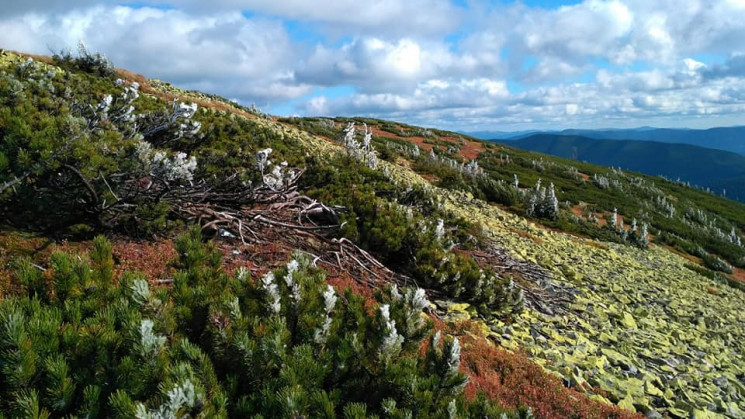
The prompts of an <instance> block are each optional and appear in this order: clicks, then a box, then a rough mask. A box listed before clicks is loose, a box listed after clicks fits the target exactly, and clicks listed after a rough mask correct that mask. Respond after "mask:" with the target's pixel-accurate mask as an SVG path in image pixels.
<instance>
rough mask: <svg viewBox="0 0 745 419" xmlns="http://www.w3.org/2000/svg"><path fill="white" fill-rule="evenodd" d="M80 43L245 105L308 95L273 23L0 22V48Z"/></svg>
mask: <svg viewBox="0 0 745 419" xmlns="http://www.w3.org/2000/svg"><path fill="white" fill-rule="evenodd" d="M78 40H83V41H84V42H86V44H87V45H88V47H89V49H90V50H93V51H101V52H104V53H105V54H106V55H107V56H108V57H109V58H111V59H112V61H113V62H114V63H115V64H116V65H118V66H120V67H125V68H128V69H130V70H133V71H136V72H139V73H143V74H146V75H148V76H149V77H156V78H161V79H164V80H167V81H169V82H172V83H174V84H177V85H179V86H181V87H185V88H199V89H203V90H207V91H210V92H213V93H218V94H221V95H224V96H227V97H231V98H239V99H242V100H245V101H249V102H253V101H256V102H259V103H261V102H267V101H271V100H283V99H292V98H296V97H298V96H301V95H303V94H307V93H308V92H309V91H310V90H311V88H310V87H309V86H307V85H304V84H302V83H297V82H296V81H295V80H294V76H293V75H292V65H293V63H294V60H295V59H296V58H295V56H296V53H295V46H294V45H293V43H292V42H291V40H290V38H289V36H288V35H287V33H286V31H285V29H284V27H283V25H282V23H281V22H280V21H276V20H268V19H247V18H245V17H244V16H243V15H242V14H240V13H237V12H223V13H219V14H213V15H206V16H195V15H189V14H186V13H184V12H182V11H178V10H160V9H153V8H137V9H133V8H129V7H123V6H114V7H105V6H97V7H93V8H87V9H80V10H73V11H70V12H68V13H65V14H62V15H40V14H35V13H32V14H26V15H24V16H22V17H19V18H12V19H6V20H0V44H2V45H12V46H13V48H15V49H20V50H24V51H29V52H37V53H49V50H50V49H52V50H55V51H57V50H60V49H64V48H70V47H71V46H75V45H77V42H78ZM19 41H20V42H19Z"/></svg>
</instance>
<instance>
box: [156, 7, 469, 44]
mask: <svg viewBox="0 0 745 419" xmlns="http://www.w3.org/2000/svg"><path fill="white" fill-rule="evenodd" d="M161 3H166V4H168V3H170V4H179V5H182V6H186V7H196V8H206V9H208V10H214V9H215V8H225V9H229V10H251V11H254V12H258V13H263V14H269V15H273V16H277V17H280V18H285V19H292V20H298V21H305V22H314V23H321V24H323V25H324V28H325V29H327V30H333V31H336V32H339V33H341V32H343V33H344V34H346V35H349V34H350V33H351V34H365V33H367V34H370V33H378V34H380V33H385V34H387V36H415V35H431V34H444V33H447V32H448V31H450V30H452V29H454V28H456V27H457V26H458V24H459V20H460V18H461V16H462V10H461V9H460V8H458V7H456V6H454V5H453V4H452V3H451V2H450V1H448V0H406V1H400V0H375V1H367V2H364V1H363V2H360V1H357V0H325V1H323V2H314V1H307V0H273V1H264V0H217V1H210V2H204V1H202V0H181V1H179V0H176V1H170V2H168V1H161Z"/></svg>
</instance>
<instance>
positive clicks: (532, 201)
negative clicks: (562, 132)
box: [0, 56, 745, 418]
mask: <svg viewBox="0 0 745 419" xmlns="http://www.w3.org/2000/svg"><path fill="white" fill-rule="evenodd" d="M0 64H2V66H3V68H4V69H5V72H4V73H0V75H1V76H2V77H3V79H1V80H0V89H3V90H2V91H3V93H8V94H3V95H0V100H2V101H3V102H2V104H3V108H2V110H1V111H0V130H1V131H2V132H1V134H2V138H3V142H2V143H0V153H2V155H1V156H5V158H4V159H0V161H2V164H0V175H2V176H0V186H5V185H10V186H5V187H4V188H0V205H2V207H3V208H4V212H3V213H2V216H3V221H4V222H6V223H10V224H12V225H13V227H4V230H5V232H4V233H3V234H2V235H0V238H1V240H0V243H2V246H0V261H2V265H1V266H2V268H0V293H1V294H0V296H1V297H2V301H0V321H2V322H4V323H5V327H3V328H0V333H3V334H4V335H2V337H3V338H2V339H0V345H3V350H2V351H0V356H2V357H3V358H2V360H3V362H7V364H4V365H19V364H21V363H23V364H22V365H21V366H23V368H5V369H3V370H2V371H0V392H2V397H0V412H2V413H3V414H5V413H6V412H7V413H8V415H14V416H22V415H23V413H24V412H33V411H42V410H44V411H52V412H54V413H55V414H59V415H63V414H68V413H70V412H73V413H75V414H78V415H81V416H82V415H84V414H92V413H90V412H91V411H92V410H90V409H93V408H97V409H100V410H99V413H100V414H102V415H111V416H115V415H117V414H118V415H120V416H129V417H131V416H134V414H135V413H137V412H140V413H143V415H145V414H148V413H152V412H154V411H156V410H158V409H161V408H162V409H166V410H168V409H171V410H175V411H176V412H175V413H179V414H186V413H189V414H195V415H198V414H199V413H200V411H202V410H203V411H204V412H205V413H204V414H214V415H215V416H227V415H234V416H250V415H252V414H255V413H257V412H263V413H265V414H266V415H272V414H286V415H288V416H292V415H303V414H305V415H310V416H313V415H318V416H322V413H321V412H325V413H324V414H325V415H326V416H341V415H347V416H353V417H362V416H364V415H367V414H373V413H376V414H380V415H381V416H382V415H384V414H385V412H394V413H393V415H394V416H406V415H407V414H410V415H413V416H417V415H418V414H421V415H423V416H427V415H431V416H446V415H447V413H448V412H451V414H452V411H453V410H455V411H456V413H457V414H459V415H462V416H464V417H469V416H476V417H500V416H501V414H502V413H505V414H507V415H508V417H527V415H528V414H527V412H526V411H525V410H524V409H523V410H518V408H519V407H523V408H524V407H526V406H530V407H531V408H532V409H533V411H534V412H535V413H536V415H537V416H538V417H548V418H564V417H584V418H597V417H633V416H634V415H633V414H632V413H631V412H630V411H632V410H637V411H640V412H642V413H645V414H649V415H653V416H654V414H655V413H659V414H667V415H669V416H673V417H690V416H691V415H699V416H703V415H715V414H720V415H725V416H730V417H738V416H740V415H741V414H742V411H743V410H745V383H743V378H745V377H743V376H742V371H743V370H745V364H743V362H744V361H743V359H744V358H743V352H744V351H745V347H744V346H743V345H745V335H744V334H745V331H743V330H742V328H741V327H740V326H741V324H742V323H743V321H745V318H743V315H744V314H743V312H742V310H741V307H742V304H743V302H745V293H743V291H742V290H741V288H742V287H743V286H742V284H741V282H739V281H740V280H741V279H742V275H741V274H742V272H741V271H740V270H739V268H742V267H743V266H745V257H744V256H745V248H743V246H742V243H741V240H740V239H741V237H742V229H743V227H745V211H743V209H744V208H745V206H743V205H742V204H738V203H735V202H733V201H730V200H727V199H723V198H721V197H717V196H712V195H710V194H707V193H705V192H702V191H699V190H695V189H691V188H688V187H685V186H683V185H680V184H676V183H674V182H669V181H665V180H663V179H660V178H654V177H650V176H645V175H641V174H637V173H626V172H621V171H618V170H613V169H609V168H606V167H601V166H596V165H591V164H586V163H580V162H576V161H570V160H566V159H561V158H555V157H551V156H547V155H541V154H537V153H531V152H527V151H523V150H519V149H516V148H513V147H508V146H500V145H496V144H493V143H487V142H480V141H477V140H475V139H473V138H469V137H464V136H461V135H458V134H455V133H450V132H445V131H440V130H436V129H425V128H421V127H414V126H408V125H405V124H400V123H396V122H391V121H380V120H374V119H367V118H333V119H332V118H280V119H274V118H271V117H269V116H268V115H264V114H262V113H261V112H259V111H258V110H256V109H246V108H242V107H239V106H237V105H234V104H231V103H230V102H228V101H225V100H222V99H220V98H215V97H211V96H208V95H203V94H200V93H198V92H184V91H181V90H178V89H175V88H173V87H172V86H169V85H167V84H165V83H162V82H153V81H148V80H146V79H144V78H140V77H137V78H136V80H138V83H142V85H141V88H140V89H139V90H138V88H139V87H140V86H137V88H136V87H135V86H134V85H133V83H132V82H133V81H135V78H133V77H131V75H128V74H126V73H124V72H119V73H118V76H117V77H122V78H123V80H122V81H116V80H115V78H114V77H112V78H106V77H100V76H94V75H91V73H86V72H82V71H81V70H80V69H79V68H71V67H66V68H58V67H55V66H52V65H45V64H41V63H37V62H28V61H26V60H24V59H22V58H20V57H17V56H9V57H8V56H4V57H3V59H2V60H1V61H0ZM62 64H64V63H62ZM66 85H69V86H72V87H74V88H75V89H76V90H75V91H70V92H66V90H65V89H64V87H65V86H66ZM19 86H20V87H21V88H20V89H19ZM50 86H51V87H50ZM133 91H136V92H141V93H139V96H138V95H134V94H133ZM58 92H59V94H58ZM108 95H111V96H110V97H109V96H108ZM135 96H136V97H135ZM107 98H108V99H107ZM130 99H131V100H130ZM173 99H176V101H175V102H170V101H171V100H173ZM197 101H198V103H199V106H198V107H195V106H193V105H192V104H191V102H197ZM107 104H108V105H107ZM84 105H88V106H84ZM130 106H131V107H132V108H130ZM128 109H132V110H129V111H128ZM104 110H105V112H103V111H104ZM120 112H123V113H120ZM123 115H127V117H121V116H123ZM132 115H134V119H135V120H136V121H137V125H136V126H135V127H133V126H132V125H131V121H132V118H130V116H132ZM172 120H175V121H178V123H176V124H173V125H169V123H168V121H172ZM153 121H154V122H155V124H154V125H153ZM163 124H165V127H166V129H164V130H161V131H153V130H151V129H150V128H152V127H153V126H155V127H160V126H163ZM53 150H58V151H57V152H55V151H53ZM281 161H285V162H286V163H278V162H281ZM275 162H276V163H275ZM513 182H514V183H513ZM550 184H553V185H551V186H549V185H550ZM553 197H556V199H553ZM614 209H615V211H614ZM632 218H637V221H638V223H637V225H636V229H631V228H630V227H631V225H632V221H631V219H632ZM623 220H625V224H624V223H623V222H622V221H623ZM185 224H189V225H192V228H191V229H188V230H186V234H180V235H179V236H178V237H179V238H176V239H173V237H174V235H175V233H176V232H181V233H184V230H185V228H184V225H185ZM624 226H625V227H624ZM40 233H43V235H41V236H39V234H40ZM100 233H106V234H108V235H109V236H110V237H112V238H114V239H116V240H115V242H114V243H113V245H112V246H111V247H113V249H107V247H108V246H109V245H108V244H107V241H106V240H104V239H102V238H97V239H95V240H94V241H92V242H91V241H90V240H88V239H89V238H90V237H91V236H93V235H95V234H100ZM647 233H651V234H647ZM200 235H204V236H207V235H210V236H211V237H212V240H209V241H208V243H202V241H203V240H201V239H200ZM153 236H157V237H161V240H162V242H156V243H154V244H153V243H149V242H140V241H141V240H145V239H147V238H150V237H153ZM62 238H64V239H66V240H64V241H63V240H60V239H62ZM650 242H651V243H650ZM138 243H140V244H138ZM171 246H172V247H171ZM169 247H171V249H172V250H171V252H172V253H173V255H172V257H173V258H174V259H175V260H173V261H168V260H167V259H169V258H168V256H167V255H168V254H169V252H168V251H167V250H168V249H169ZM173 249H175V252H173ZM56 251H62V252H56ZM293 251H301V252H303V253H304V254H305V256H302V255H300V254H298V253H295V254H293ZM154 253H155V254H154ZM65 254H69V255H70V256H65ZM309 255H310V256H309ZM293 261H294V262H293ZM725 261H726V262H725ZM733 265H734V266H733ZM6 267H14V269H8V268H6ZM131 269H140V270H143V271H144V273H132V272H129V273H127V271H130V270H131ZM270 272H272V273H271V274H269V273H270ZM296 272H297V273H298V276H297V277H296V276H294V273H296ZM324 277H325V279H324ZM413 284H417V285H418V286H420V287H423V288H426V290H425V291H424V292H422V291H418V290H417V289H416V288H415V287H412V285H413ZM328 285H332V286H333V287H332V289H331V291H330V290H329V288H328ZM392 285H397V288H394V287H393V286H392ZM337 295H338V298H336V297H335V296H337ZM427 299H431V300H432V304H431V305H429V304H427V303H426V301H427ZM521 307H524V309H522V310H521ZM422 310H424V311H426V312H428V313H429V314H430V316H429V317H428V319H430V321H431V322H432V324H431V325H430V324H429V322H424V319H423V318H422V314H423V313H422ZM327 319H328V321H327ZM60 325H61V326H60ZM431 327H434V328H436V329H438V330H439V331H440V333H439V334H435V333H433V332H434V330H432V328H431ZM447 335H450V336H447ZM438 337H439V338H440V339H438ZM455 337H457V338H458V340H456V339H455ZM79 339H81V340H82V343H81V344H76V343H77V342H79ZM438 341H439V342H438ZM49 342H52V343H54V345H57V346H54V345H50V344H49ZM458 342H460V343H458ZM438 343H439V344H438ZM500 348H505V349H508V350H512V351H515V353H514V354H506V353H505V352H504V351H503V350H502V349H500ZM461 351H462V352H461ZM520 351H524V352H520ZM521 353H524V354H526V355H527V356H529V357H530V358H531V359H533V361H534V362H535V363H536V364H538V365H541V366H543V368H545V370H547V371H549V372H550V373H551V374H555V375H557V376H559V377H560V378H561V382H563V383H564V384H565V385H567V386H568V387H570V388H564V387H563V386H562V385H561V382H559V381H558V380H557V379H555V378H549V377H547V376H546V373H543V372H541V370H540V369H539V368H537V367H536V366H535V365H534V364H530V363H527V362H525V360H524V359H523V358H521V355H520V354H521ZM691 354H694V355H695V356H693V355H691ZM92 363H95V368H91V367H90V365H91V364H92ZM18 371H21V372H28V373H27V374H17V373H14V372H18ZM69 371H75V372H76V374H75V375H72V374H70V373H69ZM246 371H250V374H248V373H246ZM11 373H12V374H11ZM460 373H468V374H469V375H470V382H469V384H467V385H466V387H465V389H464V388H463V385H464V382H463V376H461V375H460ZM339 374H342V376H343V377H345V378H344V379H343V380H337V379H334V378H333V377H335V376H336V377H338V376H339ZM83 376H85V377H84V378H86V379H85V380H84V381H79V377H83ZM83 382H84V383H85V386H88V387H84V386H83V384H82V383H83ZM479 391H481V392H482V395H481V396H477V393H478V392H479ZM171 395H173V397H172V396H171ZM182 395H183V397H181V396H182ZM60 400H62V402H60ZM169 402H170V403H169ZM608 403H613V404H617V405H618V406H620V407H622V408H623V409H626V410H625V411H622V410H620V409H618V408H616V407H615V406H611V405H609V404H608ZM174 405H175V406H176V407H173V408H172V407H169V406H174ZM23 409H25V410H23ZM504 409H506V410H504ZM21 410H23V411H21ZM171 410H168V411H169V412H170V411H171ZM175 413H174V414H175ZM637 417H638V416H637Z"/></svg>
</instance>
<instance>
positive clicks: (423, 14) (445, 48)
mask: <svg viewBox="0 0 745 419" xmlns="http://www.w3.org/2000/svg"><path fill="white" fill-rule="evenodd" d="M60 4H61V2H53V1H51V0H39V1H18V0H8V1H6V2H5V3H4V4H3V7H2V8H0V46H2V47H4V48H10V49H16V50H23V51H28V52H35V53H49V52H50V49H51V50H53V51H56V50H59V49H61V48H70V47H73V48H74V46H75V45H76V44H77V41H78V40H83V41H85V42H86V43H87V44H88V46H89V48H90V49H91V50H93V51H100V52H103V53H105V54H106V55H108V56H109V57H110V58H112V60H113V61H114V63H115V64H117V65H118V66H121V67H126V68H128V69H130V70H133V71H136V72H140V73H143V74H146V75H147V76H149V77H157V78H161V79H164V80H166V81H169V82H172V83H174V84H176V85H177V86H179V87H184V88H190V89H199V90H204V91H208V92H211V93H217V94H220V95H223V96H225V97H229V98H235V99H238V100H240V101H242V102H244V103H245V104H248V103H252V102H254V103H257V104H259V105H260V106H266V105H270V106H271V105H274V106H278V107H281V108H282V109H292V108H293V106H294V107H295V109H296V111H297V112H299V113H305V114H308V115H338V114H343V115H371V116H377V117H382V118H391V119H402V120H405V121H407V122H412V123H421V124H423V125H428V126H433V125H439V126H441V127H444V128H455V129H467V130H472V129H478V128H490V127H492V128H493V127H494V126H495V125H501V126H503V127H506V126H514V127H517V128H519V129H524V128H531V127H533V128H538V127H544V128H545V127H557V126H611V125H624V124H627V125H628V124H631V125H633V124H634V121H637V125H649V124H653V123H654V121H666V120H667V119H666V118H677V120H678V121H679V123H680V124H683V125H686V124H689V123H691V121H694V122H695V121H702V120H703V118H709V119H710V120H712V121H719V120H723V119H721V118H725V119H726V118H735V117H736V116H737V115H742V113H743V112H745V87H742V86H745V83H743V82H744V81H745V46H744V44H743V43H742V39H745V19H743V16H745V3H744V2H743V1H742V0H717V1H710V0H657V1H648V0H584V1H581V2H579V3H576V4H572V5H568V6H561V7H553V8H541V7H529V6H527V5H525V4H524V3H522V2H515V3H512V4H503V3H488V4H487V3H485V2H465V3H463V2H456V1H455V0H410V1H405V2H404V1H395V0H377V1H374V2H366V3H364V2H363V3H359V2H356V1H352V0H335V1H328V2H323V3H312V2H307V1H303V0H275V1H272V2H266V1H259V0H216V1H213V2H203V1H198V0H138V1H136V2H135V0H71V1H69V2H64V6H61V5H60ZM464 4H465V5H464ZM298 28H300V29H298ZM337 86H345V87H351V88H349V89H347V88H345V89H343V90H338V89H330V90H329V91H330V92H332V93H331V94H330V95H329V96H324V95H319V94H318V93H317V92H323V91H326V90H324V89H325V88H334V87H337ZM341 91H343V92H344V93H343V94H342V93H340V92H341ZM311 93H313V97H311ZM340 95H341V96H340ZM716 118H720V119H716ZM671 120H672V119H671ZM521 124H522V126H520V127H518V125H521Z"/></svg>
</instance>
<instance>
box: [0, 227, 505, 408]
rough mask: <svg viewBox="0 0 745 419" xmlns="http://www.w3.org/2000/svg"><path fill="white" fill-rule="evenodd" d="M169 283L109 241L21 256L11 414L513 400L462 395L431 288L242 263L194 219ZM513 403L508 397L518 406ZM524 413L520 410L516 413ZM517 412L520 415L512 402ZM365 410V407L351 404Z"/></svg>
mask: <svg viewBox="0 0 745 419" xmlns="http://www.w3.org/2000/svg"><path fill="white" fill-rule="evenodd" d="M176 250H177V252H178V255H179V256H178V260H176V261H175V262H174V266H175V267H176V268H177V269H178V272H177V273H176V274H175V276H174V284H173V287H172V288H170V289H168V288H152V287H151V286H150V285H149V284H148V282H147V281H146V280H145V278H143V277H142V276H141V275H140V274H137V273H125V274H122V275H115V274H114V269H113V267H114V266H113V259H112V257H111V244H110V243H109V242H108V241H107V240H106V239H104V238H102V237H99V238H97V239H96V240H95V244H94V248H93V250H92V251H91V252H90V253H89V254H87V255H86V254H81V255H69V254H66V253H55V254H54V255H53V256H52V258H51V260H50V263H49V268H48V272H47V274H48V277H47V275H43V276H41V275H39V272H40V271H39V269H38V268H36V267H35V266H33V265H31V263H30V262H29V261H28V260H26V261H20V262H19V263H17V264H16V265H17V269H16V271H17V276H18V279H19V280H21V281H20V282H21V283H22V284H23V291H24V292H23V293H22V294H19V295H17V296H10V297H8V298H6V299H4V300H2V301H0V415H7V416H10V417H29V416H31V417H60V416H77V417H127V418H131V417H136V418H181V417H218V418H219V417H277V416H280V417H338V416H342V415H350V414H351V415H360V414H363V413H364V414H365V415H380V416H384V417H422V416H425V417H429V416H434V417H442V416H444V415H446V414H447V413H453V414H456V415H458V416H461V417H466V416H468V414H469V411H471V410H473V409H476V411H490V412H499V414H501V413H502V412H503V411H502V410H500V409H498V407H497V406H494V405H493V404H491V402H488V401H485V399H483V398H479V399H478V401H477V402H474V403H476V404H471V402H468V401H467V400H466V399H465V398H464V395H463V387H464V385H465V383H466V381H467V380H466V377H465V376H464V375H463V374H462V373H461V372H460V345H459V342H458V340H456V339H450V338H443V337H442V336H441V335H440V334H439V332H438V333H437V334H436V335H435V336H434V337H432V338H431V339H430V341H429V345H428V349H427V350H426V353H425V354H423V355H420V353H419V351H420V348H421V347H422V343H423V341H424V340H425V339H426V338H427V336H430V335H431V334H432V333H431V331H432V324H431V322H430V321H428V320H426V318H424V317H422V316H423V310H424V309H425V308H426V307H427V306H428V304H429V303H428V301H427V296H426V293H425V292H424V291H423V290H421V289H401V290H399V289H398V288H397V287H388V288H386V289H384V290H380V291H378V292H377V293H376V296H375V302H374V305H373V307H374V310H373V311H371V310H370V309H368V304H369V303H367V302H366V301H365V300H364V299H362V298H361V297H360V296H358V295H356V294H354V293H353V292H351V291H350V290H340V291H338V292H337V290H334V289H333V288H332V287H331V286H329V285H327V284H326V283H325V275H324V273H323V272H322V271H321V270H319V269H318V268H315V267H313V266H312V263H311V258H310V257H308V256H307V255H304V254H302V253H295V254H293V255H292V259H291V260H290V261H288V263H287V264H286V265H285V266H283V267H282V268H280V269H277V270H275V271H272V272H269V273H267V274H265V275H263V276H261V277H258V278H251V277H250V274H249V271H248V270H246V269H236V270H235V272H234V274H233V275H232V276H231V275H229V274H228V273H227V272H225V271H224V270H223V265H222V262H221V260H220V253H219V252H218V251H217V250H216V249H215V248H214V246H212V245H211V244H205V243H203V242H202V237H201V235H200V233H199V229H198V228H195V229H191V230H190V231H189V232H188V233H186V234H185V235H183V236H181V237H180V238H179V239H178V240H177V242H176ZM506 413H508V414H509V413H510V412H506ZM515 415H516V414H515ZM515 415H512V414H511V415H510V416H511V417H516V416H515ZM354 417H358V416H354Z"/></svg>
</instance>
